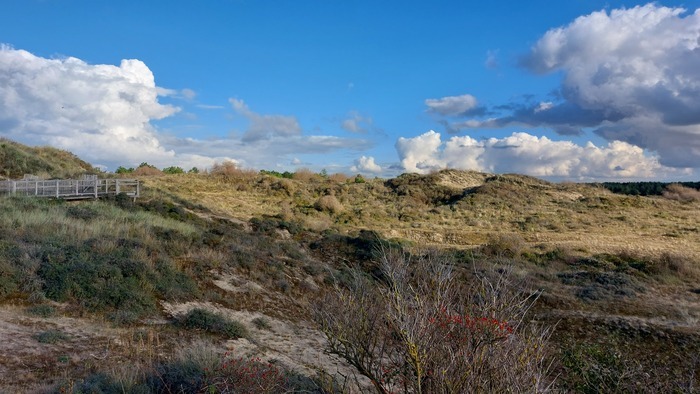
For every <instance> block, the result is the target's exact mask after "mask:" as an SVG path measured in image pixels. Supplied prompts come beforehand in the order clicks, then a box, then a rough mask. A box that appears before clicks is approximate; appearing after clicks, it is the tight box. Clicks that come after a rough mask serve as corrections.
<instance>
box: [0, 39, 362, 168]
mask: <svg viewBox="0 0 700 394" xmlns="http://www.w3.org/2000/svg"><path fill="white" fill-rule="evenodd" d="M163 95H167V96H171V97H176V98H185V99H187V98H190V99H192V98H194V97H196V93H195V92H194V91H191V90H189V89H181V90H172V89H164V88H161V87H158V86H157V85H156V83H155V77H154V75H153V73H152V72H151V70H150V69H149V68H148V67H147V66H146V65H145V64H144V63H143V62H141V61H139V60H123V61H122V62H121V64H120V65H119V66H115V65H91V64H87V63H86V62H84V61H82V60H80V59H76V58H72V57H67V58H58V59H47V58H42V57H38V56H35V55H33V54H31V53H29V52H27V51H23V50H15V49H13V48H11V47H9V46H0V135H2V136H3V137H7V138H10V139H13V140H16V141H19V142H23V143H26V144H30V145H51V146H55V147H59V148H62V149H67V150H69V151H71V152H73V153H75V154H77V155H78V156H80V157H81V158H83V159H85V160H87V161H89V162H91V163H93V164H95V165H99V166H103V167H106V168H108V169H114V168H116V167H117V166H119V165H126V166H133V165H135V164H138V163H141V162H144V161H147V162H148V163H150V164H153V165H156V166H158V167H161V168H162V167H166V166H171V165H178V166H181V167H183V168H191V167H198V168H206V167H210V166H211V165H212V164H213V163H214V162H222V161H225V160H231V161H235V162H238V163H240V164H241V165H245V166H251V167H256V168H270V166H271V165H274V163H275V162H277V161H278V160H281V162H280V163H283V164H281V165H286V164H287V163H288V162H289V161H290V160H291V157H294V156H296V155H303V154H307V155H314V154H318V155H326V154H329V153H332V152H338V151H346V150H349V151H362V150H365V149H367V148H369V147H371V146H372V142H371V141H368V140H365V139H352V138H341V137H336V136H327V135H308V136H305V135H302V130H301V127H300V125H299V123H298V121H297V120H296V118H295V117H293V116H282V115H265V114H258V113H256V112H253V111H252V110H250V108H249V107H248V105H247V104H246V103H245V102H243V101H242V100H236V99H231V101H230V103H231V105H232V107H233V109H234V111H236V113H237V114H239V115H241V116H243V117H245V118H246V119H247V120H248V121H249V128H248V130H247V131H246V132H245V133H244V135H243V136H242V137H240V138H239V137H237V136H235V135H232V136H226V137H217V136H211V137H209V138H202V137H200V138H190V137H181V136H175V135H171V134H168V133H167V132H166V131H164V130H160V129H158V128H156V127H155V126H154V125H153V122H154V121H156V120H159V119H163V118H167V117H169V116H172V115H174V114H175V113H177V112H179V111H181V110H180V108H178V107H174V106H172V105H164V104H161V103H160V102H159V101H158V99H159V96H163ZM185 101H187V100H185ZM185 104H187V103H185ZM192 105H195V106H197V107H199V108H205V109H219V108H222V107H220V106H205V105H197V104H192ZM185 114H186V113H185ZM288 156H291V157H288Z"/></svg>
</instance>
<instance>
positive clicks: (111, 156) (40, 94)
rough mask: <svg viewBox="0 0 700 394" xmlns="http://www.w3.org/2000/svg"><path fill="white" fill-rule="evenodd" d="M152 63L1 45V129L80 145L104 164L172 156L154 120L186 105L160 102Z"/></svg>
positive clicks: (29, 138) (36, 140)
mask: <svg viewBox="0 0 700 394" xmlns="http://www.w3.org/2000/svg"><path fill="white" fill-rule="evenodd" d="M161 92H163V90H161V89H159V88H158V87H157V86H156V84H155V80H154V77H153V73H152V72H151V70H150V69H149V68H148V67H147V66H146V65H145V64H144V63H143V62H141V61H139V60H133V59H132V60H122V62H121V64H120V65H119V66H113V65H89V64H87V63H85V62H83V61H82V60H80V59H76V58H73V57H68V58H60V59H46V58H41V57H38V56H35V55H33V54H31V53H29V52H27V51H23V50H15V49H13V48H11V47H8V46H1V47H0V130H1V131H2V133H3V134H4V135H5V136H7V137H9V138H11V139H15V140H17V141H21V142H25V143H29V144H34V145H44V144H49V145H53V146H57V147H60V148H64V149H68V150H71V151H74V152H80V153H81V155H82V156H83V157H84V158H85V159H86V160H89V161H91V162H93V163H96V164H113V163H115V162H118V161H126V162H130V161H138V160H139V159H143V158H149V159H151V160H152V161H158V160H160V161H167V160H170V159H172V158H173V157H174V155H175V153H174V152H173V151H171V150H168V149H166V148H165V147H163V145H162V144H161V143H160V142H159V140H158V138H157V136H156V132H155V130H154V128H153V127H152V126H151V123H150V122H151V121H153V120H157V119H163V118H165V117H168V116H170V115H173V114H174V113H176V112H177V111H178V110H179V109H178V108H176V107H173V106H170V105H163V104H160V103H159V102H158V96H159V93H161Z"/></svg>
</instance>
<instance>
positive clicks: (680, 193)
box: [664, 183, 700, 202]
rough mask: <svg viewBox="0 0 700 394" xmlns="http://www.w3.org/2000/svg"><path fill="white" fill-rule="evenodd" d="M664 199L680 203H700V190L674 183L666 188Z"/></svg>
mask: <svg viewBox="0 0 700 394" xmlns="http://www.w3.org/2000/svg"><path fill="white" fill-rule="evenodd" d="M664 197H666V198H668V199H669V200H675V201H680V202H693V201H700V190H696V189H693V188H690V187H685V186H683V185H681V184H678V183H674V184H672V185H668V186H667V187H666V190H664Z"/></svg>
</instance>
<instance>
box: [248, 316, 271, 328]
mask: <svg viewBox="0 0 700 394" xmlns="http://www.w3.org/2000/svg"><path fill="white" fill-rule="evenodd" d="M251 323H253V325H254V326H255V328H257V329H258V330H270V329H272V326H271V325H270V321H269V320H267V319H266V318H264V317H256V318H255V319H253V320H251Z"/></svg>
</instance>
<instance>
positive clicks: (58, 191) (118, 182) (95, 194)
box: [0, 179, 141, 200]
mask: <svg viewBox="0 0 700 394" xmlns="http://www.w3.org/2000/svg"><path fill="white" fill-rule="evenodd" d="M140 192H141V190H140V185H139V181H137V180H135V179H87V180H79V179H56V180H49V181H43V180H19V181H0V194H10V195H19V196H36V197H53V198H62V199H66V200H71V199H81V198H99V197H104V196H108V195H116V194H119V193H124V194H126V195H127V196H129V197H133V198H136V197H139V194H140Z"/></svg>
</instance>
